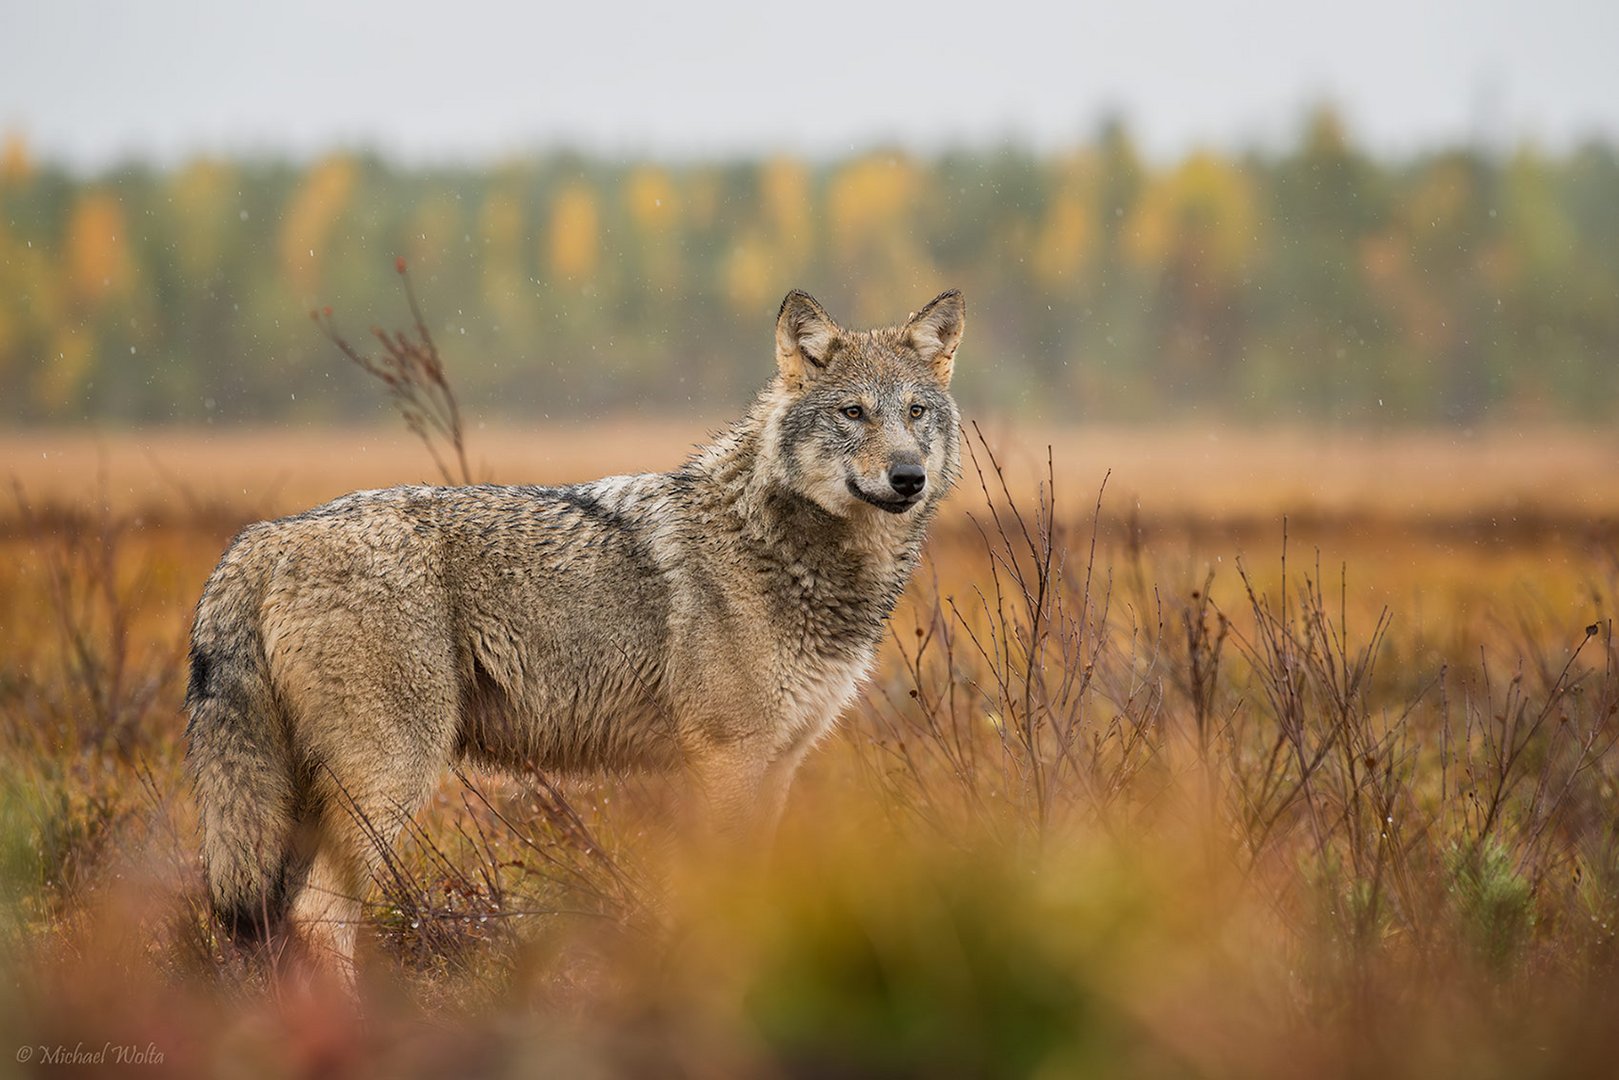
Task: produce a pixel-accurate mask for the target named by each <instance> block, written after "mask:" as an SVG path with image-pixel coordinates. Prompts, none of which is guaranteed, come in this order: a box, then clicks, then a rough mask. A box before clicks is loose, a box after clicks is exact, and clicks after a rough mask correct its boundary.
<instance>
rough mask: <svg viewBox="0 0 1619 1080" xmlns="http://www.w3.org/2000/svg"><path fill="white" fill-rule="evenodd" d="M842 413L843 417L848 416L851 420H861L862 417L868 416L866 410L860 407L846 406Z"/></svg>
mask: <svg viewBox="0 0 1619 1080" xmlns="http://www.w3.org/2000/svg"><path fill="white" fill-rule="evenodd" d="M842 412H843V415H844V416H847V417H848V418H849V419H850V420H859V419H860V418H861V417H862V416H865V415H866V410H865V409H862V408H861V407H860V406H858V405H845V406H844V407H843V409H842Z"/></svg>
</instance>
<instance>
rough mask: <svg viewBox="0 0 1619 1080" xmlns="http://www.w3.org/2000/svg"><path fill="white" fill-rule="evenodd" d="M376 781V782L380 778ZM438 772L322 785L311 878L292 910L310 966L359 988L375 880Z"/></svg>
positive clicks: (399, 772)
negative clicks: (358, 947) (363, 923)
mask: <svg viewBox="0 0 1619 1080" xmlns="http://www.w3.org/2000/svg"><path fill="white" fill-rule="evenodd" d="M373 775H375V774H373ZM436 779H437V770H435V769H431V768H426V767H423V765H422V764H421V763H418V764H416V765H415V767H412V766H411V765H407V764H406V763H404V762H396V763H394V767H393V768H392V769H389V770H387V772H386V773H385V774H384V775H383V776H382V777H378V778H377V779H374V780H369V782H368V781H367V779H361V778H355V779H349V780H340V779H339V778H338V775H337V774H336V773H332V772H326V773H324V774H323V775H322V776H320V777H318V778H317V779H316V790H317V792H318V796H317V799H316V800H315V803H316V805H317V806H318V807H319V809H318V810H317V811H316V814H317V817H316V818H315V820H314V821H312V822H311V823H310V825H311V826H312V827H311V828H309V829H308V830H307V834H306V835H307V838H308V843H309V848H308V851H307V856H306V857H307V859H308V872H307V874H306V875H305V877H304V881H303V888H302V889H300V890H299V892H298V894H297V896H296V897H295V898H294V900H293V902H292V911H291V916H292V925H293V927H294V929H295V931H296V933H297V935H298V939H299V945H300V946H301V949H302V952H303V955H304V958H306V959H307V960H308V961H309V962H310V963H312V964H313V965H314V966H315V967H316V968H317V969H319V970H322V971H329V972H331V973H332V974H334V975H336V976H337V978H338V979H339V981H340V982H342V983H343V984H345V985H352V984H353V981H354V946H355V936H356V932H357V930H358V928H359V922H360V917H361V914H362V912H363V908H364V903H365V898H366V894H367V893H368V892H370V889H371V883H372V878H373V875H374V874H375V873H376V871H377V869H378V868H379V867H380V866H382V865H383V862H384V861H385V860H387V859H389V858H392V857H393V854H394V843H395V841H396V840H397V839H398V837H399V833H400V832H401V831H402V830H403V829H404V827H405V825H406V824H407V823H409V821H410V819H411V817H412V816H413V815H414V814H415V813H416V811H417V810H419V809H420V808H421V806H422V804H423V803H424V802H426V800H427V797H428V795H429V794H431V792H432V788H433V784H434V782H435V780H436Z"/></svg>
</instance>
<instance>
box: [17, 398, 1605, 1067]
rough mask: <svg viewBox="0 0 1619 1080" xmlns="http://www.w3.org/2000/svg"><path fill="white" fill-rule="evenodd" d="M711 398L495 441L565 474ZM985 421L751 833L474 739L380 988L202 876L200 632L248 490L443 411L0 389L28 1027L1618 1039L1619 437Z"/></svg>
mask: <svg viewBox="0 0 1619 1080" xmlns="http://www.w3.org/2000/svg"><path fill="white" fill-rule="evenodd" d="M704 434H705V428H704V427H703V425H701V424H694V425H690V426H676V425H672V424H668V423H643V422H640V421H635V420H628V419H626V420H622V421H617V422H613V423H608V424H602V425H597V426H591V427H578V428H565V427H547V428H546V429H545V430H537V431H534V432H519V431H513V430H502V431H474V432H471V433H470V434H469V442H470V446H471V452H472V459H473V463H474V469H475V471H476V472H477V473H479V474H480V475H482V476H485V477H487V478H489V479H494V480H499V481H510V482H557V481H567V480H576V479H584V478H589V477H592V476H597V475H602V474H604V473H610V472H620V471H631V470H640V469H647V468H664V467H668V466H671V465H673V464H675V463H676V462H678V461H679V460H680V458H681V456H682V455H683V454H684V452H685V451H686V449H687V448H689V446H690V445H691V444H692V443H694V442H697V441H699V440H701V439H702V438H703V436H704ZM983 434H984V439H983V441H982V442H980V441H977V440H975V454H974V461H975V463H976V465H969V468H968V470H967V478H966V480H965V481H964V483H963V486H962V488H961V490H960V491H959V492H958V494H957V496H956V497H955V498H954V500H953V502H952V505H951V508H950V509H949V511H948V512H947V513H946V514H944V515H943V517H942V518H941V521H940V522H939V526H938V529H937V531H936V534H935V536H934V538H933V540H932V542H931V544H930V556H929V561H928V563H927V565H926V566H925V568H924V571H923V573H922V574H920V575H919V577H918V580H917V581H916V582H915V583H914V585H913V587H912V589H911V591H910V593H909V594H908V596H907V598H906V600H905V601H904V603H903V604H902V606H901V609H900V611H899V612H898V613H897V615H896V617H895V619H894V621H893V626H892V630H893V633H892V637H891V640H890V641H889V643H888V644H887V645H886V646H885V650H884V654H883V661H882V664H881V667H880V670H879V672H878V674H877V676H876V677H875V678H874V680H873V681H872V682H871V684H870V685H869V686H868V687H867V688H866V690H865V692H864V693H863V695H862V697H861V699H860V701H859V703H858V704H857V706H856V707H855V708H854V709H853V710H852V711H851V714H850V715H849V716H848V717H846V718H845V722H844V723H843V725H842V726H841V728H840V730H839V732H838V734H837V735H836V736H835V737H834V738H833V739H831V740H829V742H828V744H827V745H826V746H824V747H823V748H822V749H821V751H820V752H819V753H818V754H817V755H816V756H814V757H813V758H812V759H811V761H810V762H809V764H808V765H807V766H806V768H805V769H804V771H803V772H802V773H801V778H800V782H799V785H798V787H797V788H796V789H795V792H794V795H793V799H792V804H791V806H790V809H789V812H788V817H787V820H786V822H785V824H784V827H783V832H782V835H781V838H780V840H779V842H778V846H777V849H776V851H775V852H774V857H773V860H772V863H771V867H770V869H769V872H768V873H766V874H764V875H762V876H752V877H747V878H742V877H739V876H738V875H737V874H735V873H733V872H731V871H730V870H727V869H725V868H721V867H693V866H687V865H680V864H678V861H675V862H672V861H671V860H670V859H669V857H668V854H669V852H670V851H671V850H673V846H672V843H671V840H670V837H669V835H668V829H667V828H666V827H665V826H664V824H663V822H665V821H666V820H667V819H668V817H669V812H668V811H669V806H670V800H671V798H672V795H671V792H670V791H669V790H668V787H667V785H666V784H664V783H661V782H657V781H654V780H651V779H648V778H645V777H636V776H627V777H606V778H566V779H564V778H552V777H530V778H524V779H519V780H510V779H503V778H494V777H486V776H481V775H477V774H467V775H465V776H453V777H446V778H445V783H444V785H443V787H442V789H441V791H440V794H439V796H438V798H437V799H436V801H435V803H434V805H433V806H432V807H431V808H430V809H429V811H428V812H426V813H425V814H424V815H423V816H422V817H421V819H420V820H419V822H418V826H417V828H416V829H415V830H414V832H413V834H412V835H411V836H410V837H409V838H408V842H407V843H406V844H405V845H404V847H403V849H402V850H401V851H400V852H399V853H398V855H397V856H396V857H394V858H393V859H391V860H390V862H389V865H388V867H387V869H386V872H385V873H384V875H383V876H382V880H380V881H379V882H378V883H377V887H376V890H375V892H374V893H373V895H372V896H371V898H370V900H371V903H370V904H369V905H368V912H369V914H368V924H367V927H366V928H365V931H364V934H363V940H364V946H363V950H364V952H363V957H364V958H363V964H364V971H363V981H364V984H365V1000H366V1015H365V1017H364V1018H363V1020H362V1019H360V1018H357V1017H355V1016H353V1015H351V1014H350V1013H348V1012H347V1011H345V1010H344V1009H342V1008H337V1007H334V1006H332V1004H331V1003H330V1002H323V1001H319V1000H314V999H306V998H303V997H299V996H296V995H291V996H289V995H286V994H284V993H282V992H281V990H280V988H278V987H277V986H275V985H272V984H270V983H267V981H266V980H265V979H264V977H263V973H262V970H261V965H259V964H258V963H257V961H256V960H255V958H253V957H250V956H242V955H238V954H236V953H233V952H232V951H231V950H230V949H229V948H228V947H227V946H226V945H225V943H224V942H223V941H222V940H221V939H220V938H218V937H217V936H216V935H215V933H214V930H213V928H212V926H211V925H210V924H209V922H208V920H207V919H206V918H205V917H204V915H203V914H202V909H201V907H200V897H199V890H200V881H201V874H200V868H199V866H198V864H197V861H196V838H195V835H194V828H195V822H194V815H193V811H192V808H191V804H190V799H189V793H188V791H187V788H186V783H185V778H184V763H183V748H182V741H181V728H182V724H183V720H182V717H181V715H180V711H179V702H180V698H181V692H182V687H183V683H184V664H183V661H184V655H183V653H184V640H185V634H186V631H187V629H188V624H189V616H190V610H191V606H192V604H193V603H194V602H195V599H196V596H197V594H198V592H199V590H200V588H201V585H202V582H203V580H204V578H205V577H206V575H207V573H208V572H209V570H210V569H211V568H212V565H213V562H214V560H215V559H216V558H217V557H218V554H219V552H220V550H221V549H222V548H223V546H224V545H225V543H226V542H227V541H228V540H229V538H230V536H231V535H232V533H233V532H234V531H235V530H236V529H237V528H239V527H240V526H241V525H242V524H244V523H246V522H247V521H249V520H252V519H255V518H258V517H262V516H267V515H273V514H278V513H283V512H287V511H291V510H296V509H299V508H302V507H305V506H308V505H310V504H312V503H314V502H317V501H320V500H323V499H325V498H328V497H331V496H334V495H336V494H339V493H341V492H343V491H346V490H350V489H352V488H356V487H366V486H379V485H385V484H391V483H400V482H413V481H419V480H430V479H432V478H433V477H434V475H435V473H434V468H433V465H432V462H431V459H430V458H428V457H427V455H426V454H425V453H424V452H423V451H422V450H421V448H420V447H419V446H418V445H417V444H415V443H414V442H412V441H410V440H409V439H408V438H407V437H405V436H403V435H399V434H395V433H394V432H392V431H362V432H352V433H332V432H329V431H311V432H307V433H298V432H286V431H282V432H275V433H271V432H259V433H252V432H249V433H242V432H219V433H214V432H212V431H193V432H158V433H145V432H141V433H128V434H119V435H92V434H82V433H62V432H58V431H49V430H42V431H37V432H26V431H25V432H11V433H5V434H0V460H3V461H4V462H5V466H4V471H5V472H7V473H9V474H10V476H11V477H12V478H13V480H14V488H13V491H12V492H10V493H8V495H7V497H6V499H5V503H4V509H3V512H0V761H3V767H0V784H3V785H4V790H3V791H0V962H3V964H4V970H5V978H4V980H3V982H0V1006H3V1007H0V1067H6V1068H11V1067H15V1068H17V1069H19V1070H21V1071H24V1072H27V1071H31V1070H37V1071H40V1072H53V1071H54V1070H55V1068H56V1067H57V1065H56V1064H53V1060H54V1061H58V1062H59V1061H61V1060H66V1059H62V1058H60V1056H59V1055H60V1053H61V1052H63V1051H62V1048H65V1050H66V1051H68V1052H71V1051H73V1050H74V1048H75V1047H79V1048H81V1052H83V1053H91V1054H93V1053H98V1052H100V1053H103V1054H104V1060H105V1062H106V1063H109V1064H116V1063H117V1061H118V1058H119V1057H120V1055H121V1056H122V1057H123V1058H124V1059H126V1063H127V1059H129V1058H130V1057H131V1055H134V1054H137V1053H140V1054H145V1055H146V1058H145V1060H146V1061H148V1062H150V1061H152V1060H154V1059H153V1055H154V1054H155V1055H157V1056H158V1057H160V1058H161V1067H162V1068H163V1069H165V1070H168V1071H171V1072H178V1073H182V1074H193V1073H195V1074H208V1075H216V1074H223V1075H238V1076H250V1077H253V1076H287V1075H349V1074H355V1075H377V1076H408V1075H437V1074H441V1073H444V1072H454V1073H457V1074H467V1075H505V1074H521V1075H557V1076H569V1077H573V1076H579V1077H593V1076H642V1075H657V1076H668V1075H691V1076H762V1077H774V1076H786V1077H819V1076H843V1077H867V1076H870V1077H877V1076H1041V1077H1066V1076H1085V1075H1132V1076H1155V1077H1156V1076H1166V1077H1170V1076H1173V1077H1182V1076H1188V1077H1191V1076H1196V1077H1204V1076H1207V1077H1254V1076H1258V1077H1268V1076H1274V1077H1293V1076H1301V1075H1311V1076H1344V1077H1349V1076H1410V1077H1429V1076H1437V1075H1456V1076H1469V1077H1475V1076H1478V1077H1492V1076H1499V1077H1522V1076H1567V1075H1607V1074H1611V1071H1612V1069H1613V1064H1612V1063H1613V1062H1614V1061H1616V1060H1619V1028H1616V1027H1615V1025H1614V1023H1613V1018H1614V1017H1615V1016H1616V1015H1619V941H1616V938H1615V934H1616V931H1619V786H1616V785H1619V751H1616V750H1615V745H1614V744H1615V741H1616V740H1619V715H1616V714H1619V668H1616V661H1619V654H1616V652H1615V641H1614V638H1613V627H1612V622H1611V618H1612V615H1613V612H1614V608H1615V594H1616V589H1619V439H1616V438H1615V437H1614V436H1612V435H1608V434H1589V433H1578V432H1573V433H1571V432H1560V431H1541V432H1534V433H1529V434H1509V433H1492V432H1484V433H1478V434H1469V435H1453V434H1451V433H1441V434H1436V433H1395V434H1380V435H1373V434H1365V433H1334V432H1328V433H1316V432H1310V431H1306V430H1298V431H1279V432H1261V433H1246V432H1237V431H1231V430H1207V431H1192V430H1189V429H1180V428H1177V429H1173V430H1169V429H1166V430H1162V431H1152V430H1116V431H1115V430H1100V431H1096V430H1091V431H1081V432H1074V431H1036V430H1027V429H1020V428H1019V427H1017V426H1016V425H1013V424H1007V423H992V424H986V425H985V427H984V433H983ZM1048 447H1049V472H1048ZM992 454H993V458H992V456H991V455H992ZM1104 477H1105V478H1106V479H1105V490H1104V487H1103V484H1104ZM1048 479H1053V480H1054V482H1051V483H1048V482H1047V481H1048ZM1284 537H1285V544H1284ZM14 1050H15V1059H14V1060H15V1062H16V1064H15V1066H12V1065H10V1064H6V1063H10V1062H12V1061H13V1051H14ZM25 1051H26V1053H25ZM53 1052H54V1053H56V1054H57V1055H58V1057H57V1058H54V1059H53V1058H52V1054H53Z"/></svg>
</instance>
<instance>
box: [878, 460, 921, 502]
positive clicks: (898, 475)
mask: <svg viewBox="0 0 1619 1080" xmlns="http://www.w3.org/2000/svg"><path fill="white" fill-rule="evenodd" d="M888 482H889V483H890V484H892V485H893V487H894V490H895V491H896V492H898V493H899V494H900V495H902V496H904V497H905V498H907V499H908V498H910V497H911V496H912V495H915V494H916V493H917V492H919V491H921V490H922V488H923V487H924V486H926V484H927V482H928V474H927V472H926V471H925V470H924V469H923V468H922V466H920V465H895V466H894V467H893V468H892V469H889V470H888Z"/></svg>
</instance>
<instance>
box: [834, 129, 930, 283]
mask: <svg viewBox="0 0 1619 1080" xmlns="http://www.w3.org/2000/svg"><path fill="white" fill-rule="evenodd" d="M919 188H920V180H919V178H918V176H917V171H916V168H915V166H913V165H912V164H911V162H910V161H909V160H908V159H906V158H902V157H898V156H896V155H892V154H882V155H877V156H872V157H864V158H860V159H859V160H856V161H854V162H851V163H850V164H849V165H847V166H845V167H844V168H842V169H840V170H839V171H838V172H837V173H836V174H835V175H833V177H832V182H831V186H830V188H829V189H828V191H827V197H826V201H827V214H828V216H829V217H830V218H831V224H832V240H833V244H834V245H835V246H836V248H837V252H838V254H839V255H840V256H841V257H844V258H847V257H850V256H852V255H854V254H856V253H857V252H858V251H859V249H860V248H861V247H862V245H864V244H866V243H869V242H871V241H873V240H874V239H878V238H881V237H883V236H891V235H893V234H895V233H896V232H900V231H903V229H904V226H905V223H906V221H907V211H908V210H909V208H910V207H911V205H912V203H913V201H914V200H915V198H916V195H917V192H918V189H919Z"/></svg>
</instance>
